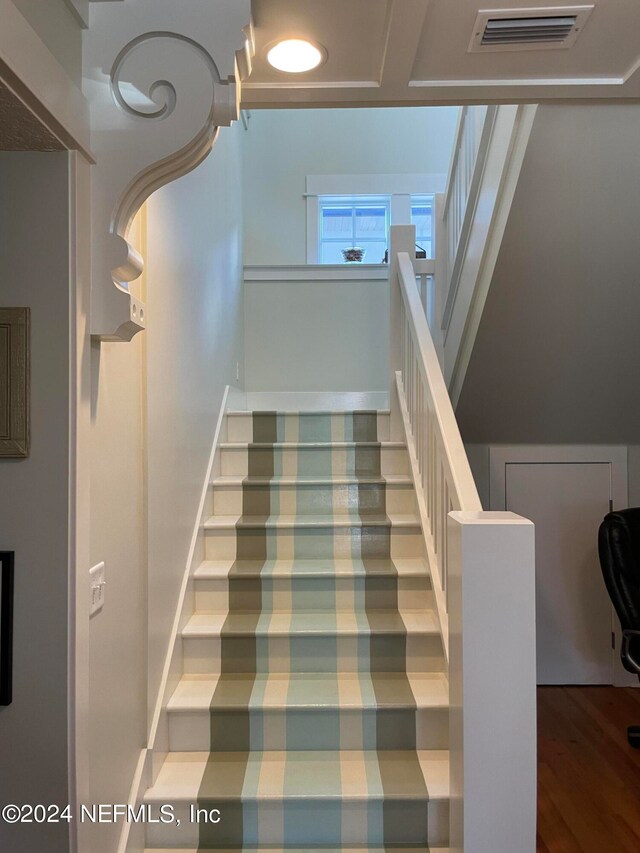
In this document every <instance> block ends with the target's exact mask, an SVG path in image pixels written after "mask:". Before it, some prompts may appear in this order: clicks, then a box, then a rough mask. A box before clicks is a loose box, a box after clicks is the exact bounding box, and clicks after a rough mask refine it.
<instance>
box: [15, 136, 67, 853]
mask: <svg viewBox="0 0 640 853" xmlns="http://www.w3.org/2000/svg"><path fill="white" fill-rule="evenodd" d="M68 181H69V171H68V156H67V155H66V154H65V153H56V154H41V153H6V152H3V153H0V187H1V191H0V268H1V269H2V277H1V278H0V304H1V305H2V306H3V307H13V306H15V307H23V306H27V307H30V308H31V453H30V456H29V457H28V458H27V459H2V460H0V484H1V487H0V549H2V550H15V552H16V577H15V626H14V689H13V693H14V696H13V704H12V705H10V706H9V707H7V708H0V756H1V758H0V765H1V767H2V771H1V772H0V803H4V804H6V803H17V804H21V803H57V804H61V805H62V804H64V803H66V802H67V801H68V797H69V794H68V790H67V785H68V770H67V678H68V670H67V613H68V605H67V595H68V572H69V546H68V524H69V504H68V498H69V456H68V441H69V411H68V405H69V249H68V246H69V201H68V199H69V190H68ZM68 849H69V841H68V828H67V827H66V825H65V824H64V823H62V824H57V825H48V826H47V825H37V824H31V825H28V824H22V825H16V826H9V825H8V824H6V823H3V822H2V821H0V850H3V851H5V850H6V851H11V853H33V851H34V850H47V851H51V853H67V851H68Z"/></svg>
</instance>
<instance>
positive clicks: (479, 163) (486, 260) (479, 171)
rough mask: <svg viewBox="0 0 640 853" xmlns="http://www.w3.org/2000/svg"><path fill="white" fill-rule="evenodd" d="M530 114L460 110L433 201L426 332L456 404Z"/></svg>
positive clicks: (512, 109) (524, 110) (518, 109)
mask: <svg viewBox="0 0 640 853" xmlns="http://www.w3.org/2000/svg"><path fill="white" fill-rule="evenodd" d="M535 113H536V106H535V105H532V104H527V105H522V106H515V105H502V106H499V107H496V106H490V107H484V106H473V107H463V108H462V109H461V110H460V118H459V122H458V129H457V133H456V137H455V144H454V148H453V154H452V158H451V166H450V169H449V176H448V181H447V187H446V191H445V193H444V194H443V195H437V196H436V216H435V222H434V224H435V244H436V261H437V272H436V285H435V292H436V295H435V300H434V301H435V311H434V317H433V321H432V322H430V327H431V329H432V331H433V333H434V336H435V340H436V346H437V349H438V353H439V355H440V362H441V364H442V366H443V372H444V375H445V380H446V382H447V387H448V388H449V391H450V394H451V397H452V399H453V400H454V403H456V404H457V401H458V399H459V396H460V392H461V389H462V385H463V382H464V378H465V374H466V370H467V366H468V364H469V360H470V358H471V352H472V350H473V345H474V342H475V338H476V334H477V331H478V327H479V324H480V318H481V316H482V311H483V308H484V304H485V300H486V297H487V293H488V290H489V286H490V284H491V279H492V276H493V271H494V268H495V264H496V261H497V257H498V252H499V250H500V245H501V242H502V237H503V234H504V230H505V227H506V223H507V219H508V216H509V211H510V209H511V203H512V201H513V197H514V193H515V189H516V186H517V183H518V179H519V175H520V170H521V167H522V163H523V161H524V156H525V152H526V149H527V145H528V141H529V135H530V133H531V128H532V126H533V121H534V118H535Z"/></svg>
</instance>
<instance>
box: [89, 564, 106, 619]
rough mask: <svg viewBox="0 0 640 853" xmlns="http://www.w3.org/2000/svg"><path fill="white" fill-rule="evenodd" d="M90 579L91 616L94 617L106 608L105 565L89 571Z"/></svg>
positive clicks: (99, 565)
mask: <svg viewBox="0 0 640 853" xmlns="http://www.w3.org/2000/svg"><path fill="white" fill-rule="evenodd" d="M89 579H90V581H91V599H90V609H89V615H90V616H93V614H94V613H97V612H98V611H99V610H102V608H103V607H104V590H105V586H106V584H107V577H106V574H105V568H104V563H98V565H97V566H94V567H93V568H92V569H89Z"/></svg>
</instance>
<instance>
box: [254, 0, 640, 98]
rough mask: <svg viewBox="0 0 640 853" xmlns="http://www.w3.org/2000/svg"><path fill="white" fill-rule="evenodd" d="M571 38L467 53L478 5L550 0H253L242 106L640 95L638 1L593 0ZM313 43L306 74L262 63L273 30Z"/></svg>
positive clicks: (519, 5)
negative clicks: (315, 61)
mask: <svg viewBox="0 0 640 853" xmlns="http://www.w3.org/2000/svg"><path fill="white" fill-rule="evenodd" d="M586 5H593V7H594V8H593V11H592V12H591V14H590V16H589V18H588V20H587V21H586V24H585V26H584V29H583V30H582V32H580V34H579V36H578V38H577V40H576V41H575V43H574V45H573V46H572V47H570V48H567V49H563V48H558V49H552V50H550V49H537V50H536V49H534V50H526V51H517V52H511V51H507V52H475V53H474V52H469V51H468V47H469V42H470V39H471V37H472V35H473V32H474V24H475V21H476V16H477V14H478V11H480V10H483V9H492V10H495V9H524V8H531V7H532V6H535V7H536V8H541V9H543V10H548V9H549V8H552V9H554V10H555V9H558V10H560V9H562V8H564V7H563V4H561V3H559V2H554V0H542V2H538V3H535V2H534V0H510V2H504V0H488V2H487V3H484V4H481V3H480V2H479V0H253V3H252V8H253V17H254V24H255V33H256V57H255V60H254V70H253V72H252V74H251V77H250V78H249V80H248V81H246V83H245V84H244V86H243V107H245V108H258V107H286V106H317V105H321V104H324V105H325V106H340V105H351V106H356V105H375V104H393V103H396V104H397V103H400V102H405V103H414V104H446V103H449V104H456V103H473V102H477V103H490V102H500V101H502V102H508V103H517V102H523V101H525V102H526V101H531V102H544V101H547V100H557V99H561V100H582V99H610V98H615V99H620V98H624V99H630V98H631V99H633V98H636V99H640V3H639V2H638V0H592V4H586ZM291 37H298V38H300V37H302V38H304V37H306V38H309V39H311V40H312V41H316V42H319V43H320V44H322V45H323V46H324V47H325V48H326V50H327V52H328V59H327V62H326V64H324V65H323V66H321V67H320V68H319V69H317V70H315V71H310V72H308V73H306V74H296V75H291V74H286V73H284V72H279V71H276V70H275V69H273V68H271V67H270V66H269V65H268V63H267V61H266V58H265V57H266V51H267V48H268V47H269V46H270V45H271V44H272V43H273V42H274V41H277V40H279V39H282V38H291Z"/></svg>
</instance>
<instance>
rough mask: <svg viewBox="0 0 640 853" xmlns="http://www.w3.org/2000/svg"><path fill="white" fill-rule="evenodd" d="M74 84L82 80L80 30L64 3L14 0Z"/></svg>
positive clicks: (40, 0) (57, 1)
mask: <svg viewBox="0 0 640 853" xmlns="http://www.w3.org/2000/svg"><path fill="white" fill-rule="evenodd" d="M13 3H14V5H15V6H16V7H17V8H18V11H19V12H21V13H22V14H23V15H24V17H25V18H26V19H27V21H28V22H29V24H30V25H31V26H32V27H33V29H34V30H35V31H36V33H37V34H38V36H39V37H40V38H41V40H42V41H43V42H44V43H45V44H46V46H47V47H48V48H49V50H50V51H51V53H52V54H53V55H54V56H55V58H56V59H57V60H58V62H59V63H60V65H62V67H63V68H64V70H65V71H66V72H67V74H68V75H69V76H70V77H71V79H72V80H74V82H76V83H78V84H79V83H80V78H81V77H82V30H81V28H80V24H79V23H78V20H77V18H75V17H74V15H73V13H72V12H71V10H70V9H69V7H68V6H67V4H66V3H65V0H13Z"/></svg>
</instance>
